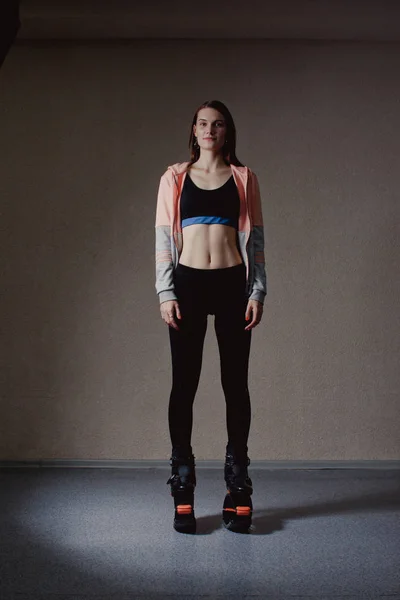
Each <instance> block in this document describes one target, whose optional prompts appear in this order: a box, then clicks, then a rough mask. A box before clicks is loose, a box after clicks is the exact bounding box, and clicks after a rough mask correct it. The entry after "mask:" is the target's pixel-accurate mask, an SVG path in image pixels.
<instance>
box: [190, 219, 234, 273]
mask: <svg viewBox="0 0 400 600" xmlns="http://www.w3.org/2000/svg"><path fill="white" fill-rule="evenodd" d="M182 236H183V248H182V253H181V255H180V258H179V262H180V263H182V264H183V265H186V266H187V267H193V268H194V269H223V268H225V267H234V266H235V265H238V264H240V263H241V262H243V261H242V257H241V255H240V252H239V250H238V248H237V246H236V229H234V228H233V227H230V226H228V225H219V224H213V225H204V224H196V225H189V226H188V227H184V228H183V230H182Z"/></svg>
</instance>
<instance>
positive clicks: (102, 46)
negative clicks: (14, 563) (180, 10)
mask: <svg viewBox="0 0 400 600" xmlns="http://www.w3.org/2000/svg"><path fill="white" fill-rule="evenodd" d="M399 72H400V52H399V45H398V44H397V45H396V44H379V43H377V44H367V43H360V44H357V43H345V42H344V43H324V42H317V43H312V42H309V43H307V42H294V43H290V42H263V41H242V42H241V41H226V42H223V43H222V42H217V41H204V42H201V41H148V42H146V41H136V42H132V43H123V44H120V45H118V44H117V43H114V44H112V43H110V44H108V43H107V42H102V43H91V44H85V43H83V42H82V43H79V44H75V45H70V44H68V43H64V44H61V45H58V46H51V45H46V44H42V45H40V44H38V45H36V46H30V45H29V44H27V45H20V46H18V45H17V46H14V47H13V48H12V50H11V51H10V53H9V55H8V57H7V59H6V61H5V63H4V65H3V68H2V70H1V98H0V111H1V112H0V135H1V160H0V194H1V203H2V208H1V222H2V225H3V226H4V232H3V234H2V247H1V262H2V265H1V268H2V282H3V285H4V290H3V291H4V292H5V293H4V294H3V295H2V298H1V306H0V310H1V312H0V314H1V329H2V357H1V383H2V388H3V389H2V399H1V406H0V459H2V460H6V459H10V460H11V459H13V460H18V459H26V460H29V459H52V458H66V459H90V458H93V459H97V458H98V459H105V458H109V459H114V458H115V459H118V458H121V459H141V458H153V459H158V458H162V459H164V458H166V457H168V456H169V451H170V443H169V434H168V427H167V404H168V397H169V392H170V386H171V362H170V349H169V340H168V331H167V329H166V327H167V326H166V325H165V324H164V323H163V321H162V320H161V318H160V314H159V307H158V302H157V296H156V293H155V287H154V276H155V271H154V219H155V206H156V193H157V188H158V182H159V178H160V176H161V174H162V172H163V171H164V169H165V168H166V166H167V165H168V164H171V163H173V162H176V161H181V160H186V159H187V158H188V152H187V139H188V134H189V124H190V121H191V118H192V115H193V112H194V110H195V108H196V106H197V105H198V104H200V103H201V102H203V101H204V100H206V99H211V98H217V99H220V100H222V101H224V102H225V103H226V104H227V105H228V107H229V108H230V109H231V111H232V113H233V116H234V119H235V122H236V126H237V129H238V146H237V154H238V156H239V159H240V160H241V161H242V162H244V163H245V164H247V165H249V166H250V167H251V168H252V169H253V170H254V171H255V172H256V173H257V175H258V177H259V181H260V187H261V192H262V201H263V213H264V220H265V228H266V259H267V269H268V281H269V294H268V298H267V302H266V305H265V313H264V318H263V321H262V323H261V324H260V325H259V326H258V328H256V329H255V330H254V331H253V341H252V351H251V363H250V392H251V399H252V427H251V434H250V440H249V451H250V456H251V457H252V458H253V459H271V460H279V459H291V460H296V459H299V460H300V459H304V460H306V459H310V460H316V459H321V460H325V459H332V460H333V459H341V460H346V459H398V458H399V448H400V440H399V427H398V423H399V416H400V408H399V389H400V386H399V379H400V377H399V371H400V369H399V340H400V335H399V334H400V331H399V330H400V327H399V325H400V322H399V309H398V298H399V296H400V289H399V288H400V286H399V276H398V275H399V273H398V270H399V268H398V265H399V258H400V256H399V237H398V234H399V229H398V228H399V216H400V215H399V191H398V190H399V187H400V176H399V164H398V160H399V149H400V148H399V146H400V142H399V134H398V132H399V125H400V117H399V115H400V111H399V109H400V106H399V93H400V84H399V78H398V73H399ZM396 132H397V133H396ZM194 417H195V421H194V431H193V447H194V452H195V455H196V458H198V459H202V458H207V459H212V458H218V459H221V458H222V456H223V451H224V446H225V443H226V433H225V431H226V430H225V406H224V398H223V393H222V388H221V384H220V380H219V358H218V348H217V343H216V339H215V333H214V329H213V317H211V316H209V325H208V331H207V335H206V342H205V347H204V361H203V370H202V375H201V380H200V385H199V390H198V393H197V397H196V403H195V414H194Z"/></svg>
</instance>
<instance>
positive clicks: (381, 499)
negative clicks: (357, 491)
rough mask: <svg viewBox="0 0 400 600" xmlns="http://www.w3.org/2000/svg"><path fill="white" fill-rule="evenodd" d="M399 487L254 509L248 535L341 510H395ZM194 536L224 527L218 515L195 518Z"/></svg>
mask: <svg viewBox="0 0 400 600" xmlns="http://www.w3.org/2000/svg"><path fill="white" fill-rule="evenodd" d="M399 508H400V494H399V490H397V489H394V490H392V491H389V492H381V493H378V494H370V495H367V496H365V495H359V496H355V497H353V498H344V499H343V500H336V501H332V502H322V503H315V504H309V505H305V506H292V507H286V508H280V509H258V510H254V511H253V519H252V527H251V530H250V531H249V533H250V534H251V535H270V534H272V533H275V532H276V531H282V530H283V529H284V528H285V521H289V520H293V519H305V518H308V517H318V516H329V515H337V514H340V513H342V514H344V513H358V512H365V511H374V510H380V511H381V510H398V509H399ZM196 521H197V531H196V535H210V534H211V533H213V532H214V531H216V530H217V529H221V528H223V529H225V528H224V526H223V523H222V515H221V513H219V514H214V515H207V516H204V517H198V518H197V519H196Z"/></svg>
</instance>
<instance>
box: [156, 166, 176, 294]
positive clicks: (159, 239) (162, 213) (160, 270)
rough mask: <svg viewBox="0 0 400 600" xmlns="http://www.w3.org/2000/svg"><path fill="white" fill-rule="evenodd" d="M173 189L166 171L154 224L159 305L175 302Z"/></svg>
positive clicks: (160, 187) (163, 176) (161, 180)
mask: <svg viewBox="0 0 400 600" xmlns="http://www.w3.org/2000/svg"><path fill="white" fill-rule="evenodd" d="M173 200H174V198H173V187H172V179H171V175H170V173H169V172H168V171H166V172H165V173H164V174H163V175H162V177H161V179H160V185H159V188H158V196H157V209H156V223H155V233H156V236H155V238H156V239H155V243H156V249H155V258H156V285H155V287H156V291H157V294H158V297H159V301H160V304H161V303H162V302H166V301H167V300H177V296H176V294H175V290H174V282H173V270H174V269H173V261H172V243H171V242H172V241H171V222H172V212H173Z"/></svg>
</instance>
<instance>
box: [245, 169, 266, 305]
mask: <svg viewBox="0 0 400 600" xmlns="http://www.w3.org/2000/svg"><path fill="white" fill-rule="evenodd" d="M249 177H250V179H249V187H250V189H249V191H250V211H251V217H252V229H251V234H252V238H253V247H254V281H253V288H252V290H251V293H250V298H251V299H252V300H258V301H259V302H262V303H264V299H265V296H266V294H267V275H266V271H265V255H264V220H263V214H262V208H261V197H260V186H259V184H258V179H257V176H256V174H255V173H253V172H252V171H250V173H249Z"/></svg>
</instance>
